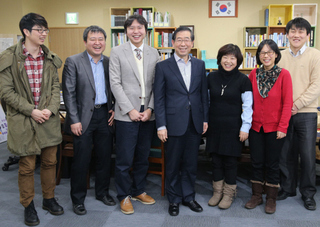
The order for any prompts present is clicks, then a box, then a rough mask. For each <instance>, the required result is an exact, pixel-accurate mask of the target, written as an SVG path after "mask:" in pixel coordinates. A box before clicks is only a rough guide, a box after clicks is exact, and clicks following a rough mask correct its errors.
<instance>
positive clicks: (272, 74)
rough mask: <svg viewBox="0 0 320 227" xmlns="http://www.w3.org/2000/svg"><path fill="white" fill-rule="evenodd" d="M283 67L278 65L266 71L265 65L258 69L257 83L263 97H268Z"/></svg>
mask: <svg viewBox="0 0 320 227" xmlns="http://www.w3.org/2000/svg"><path fill="white" fill-rule="evenodd" d="M281 70H282V68H280V67H278V66H277V65H275V66H273V68H272V69H271V70H269V71H266V70H265V69H264V68H263V66H261V67H260V68H259V69H257V83H258V88H259V93H260V95H261V96H262V98H266V97H268V92H269V91H270V90H271V88H272V87H273V85H274V83H275V82H276V81H277V79H278V77H279V75H280V72H281Z"/></svg>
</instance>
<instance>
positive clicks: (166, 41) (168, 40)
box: [154, 32, 172, 48]
mask: <svg viewBox="0 0 320 227" xmlns="http://www.w3.org/2000/svg"><path fill="white" fill-rule="evenodd" d="M154 47H155V48H159V47H172V33H168V32H161V33H160V32H155V33H154Z"/></svg>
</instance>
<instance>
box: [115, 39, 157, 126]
mask: <svg viewBox="0 0 320 227" xmlns="http://www.w3.org/2000/svg"><path fill="white" fill-rule="evenodd" d="M159 60H160V57H159V54H158V51H157V50H156V49H154V48H152V47H150V46H148V45H144V46H143V74H144V80H145V81H144V83H145V96H146V97H145V104H144V105H145V109H146V108H149V107H150V108H152V109H154V101H153V90H152V87H153V82H154V75H155V67H156V64H157V62H158V61H159ZM109 71H110V86H111V91H112V93H113V95H114V97H115V100H116V103H115V116H114V118H115V119H116V120H119V121H127V122H131V119H130V117H129V115H128V113H129V112H130V111H131V110H133V109H136V110H137V111H140V106H141V85H140V76H139V72H138V67H137V64H136V61H135V57H134V55H133V52H132V49H131V46H130V43H129V42H128V43H125V44H122V45H120V46H117V47H114V48H112V50H111V53H110V65H109ZM150 120H154V114H152V116H151V118H150Z"/></svg>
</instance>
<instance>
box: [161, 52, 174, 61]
mask: <svg viewBox="0 0 320 227" xmlns="http://www.w3.org/2000/svg"><path fill="white" fill-rule="evenodd" d="M158 52H159V54H160V56H161V60H165V59H168V58H170V57H171V56H172V54H173V50H172V49H161V50H158Z"/></svg>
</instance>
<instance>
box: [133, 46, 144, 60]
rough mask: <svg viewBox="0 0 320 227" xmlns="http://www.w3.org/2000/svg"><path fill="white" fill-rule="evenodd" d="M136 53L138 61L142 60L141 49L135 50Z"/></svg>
mask: <svg viewBox="0 0 320 227" xmlns="http://www.w3.org/2000/svg"><path fill="white" fill-rule="evenodd" d="M134 51H135V52H136V57H137V59H138V60H141V58H142V57H141V50H140V49H139V48H136V49H134Z"/></svg>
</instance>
